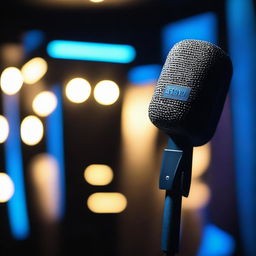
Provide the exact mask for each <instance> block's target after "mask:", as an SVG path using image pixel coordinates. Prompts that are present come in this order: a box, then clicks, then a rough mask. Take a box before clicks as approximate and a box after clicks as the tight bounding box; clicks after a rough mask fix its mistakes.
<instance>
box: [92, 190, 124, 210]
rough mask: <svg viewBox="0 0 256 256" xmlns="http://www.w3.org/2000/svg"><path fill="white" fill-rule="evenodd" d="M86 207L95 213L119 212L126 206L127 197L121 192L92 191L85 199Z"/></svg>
mask: <svg viewBox="0 0 256 256" xmlns="http://www.w3.org/2000/svg"><path fill="white" fill-rule="evenodd" d="M87 206H88V208H89V209H90V210H91V211H92V212H95V213H120V212H122V211H124V210H125V208H126V206H127V199H126V197H125V196H124V195H123V194H121V193H94V194H92V195H91V196H90V197H89V198H88V201H87Z"/></svg>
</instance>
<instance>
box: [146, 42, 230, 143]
mask: <svg viewBox="0 0 256 256" xmlns="http://www.w3.org/2000/svg"><path fill="white" fill-rule="evenodd" d="M231 74H232V66H231V61H230V59H229V57H228V56H227V55H226V53H225V52H224V51H223V50H222V49H221V48H219V47H217V46H215V45H213V44H211V43H209V42H205V41H200V40H183V41H181V42H179V43H177V44H175V45H174V47H173V48H172V49H171V51H170V52H169V54H168V57H167V59H166V62H165V64H164V67H163V69H162V72H161V74H160V77H159V80H158V83H157V86H156V88H155V91H154V95H153V97H152V100H151V103H150V105H149V118H150V120H151V121H152V123H153V124H154V125H156V126H157V127H158V128H160V129H162V130H163V131H165V132H166V133H168V134H169V135H170V136H172V135H174V136H176V135H178V136H183V137H186V138H187V139H188V140H189V141H190V142H191V143H192V144H193V145H195V146H197V145H201V144H204V143H206V142H207V141H208V140H209V139H210V138H211V137H212V135H213V133H214V131H215V129H216V126H217V122H218V120H219V117H220V114H221V111H222V107H223V105H224V101H225V98H226V94H227V91H228V84H229V81H230V78H231ZM170 86H171V87H170ZM173 86H174V87H173ZM167 87H169V88H167ZM184 88H185V89H184ZM180 89H181V90H180ZM166 90H169V91H167V93H171V94H172V95H167V97H166V95H165V94H166ZM170 90H171V91H170ZM175 90H176V91H175ZM184 90H185V91H184ZM175 94H176V97H175ZM185 94H186V95H185ZM184 95H185V97H183V98H182V96H184ZM169 96H171V97H169ZM179 96H181V97H179ZM216 104H217V106H216Z"/></svg>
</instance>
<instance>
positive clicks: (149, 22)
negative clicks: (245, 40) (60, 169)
mask: <svg viewBox="0 0 256 256" xmlns="http://www.w3.org/2000/svg"><path fill="white" fill-rule="evenodd" d="M70 2H72V1H71V0H70ZM120 2H122V1H121V0H120ZM209 11H210V12H214V13H215V14H216V15H217V17H218V33H219V34H218V42H219V46H221V47H222V48H223V49H224V50H228V46H227V43H228V42H227V27H226V19H225V2H224V1H223V0H215V1H211V0H202V1H201V0H193V1H192V0H180V1H178V0H177V1H160V0H151V1H150V0H148V1H146V0H145V1H135V0H134V1H132V0H131V1H127V2H124V3H119V4H114V3H113V4H109V5H108V4H103V5H102V6H101V5H100V4H98V5H93V4H88V3H85V4H84V5H83V4H78V5H76V4H70V5H65V4H63V5H58V4H56V5H49V4H47V3H45V4H36V1H31V2H29V1H8V2H6V3H5V5H4V6H2V7H1V15H0V26H1V36H0V44H6V43H20V42H21V40H22V36H23V34H24V33H25V32H26V31H29V30H33V29H37V30H41V31H43V32H44V34H45V36H46V37H45V38H46V40H45V44H46V43H47V42H48V41H51V40H54V39H65V40H76V41H89V42H90V41H91V42H105V43H113V42H114V43H120V44H130V45H132V46H134V47H135V49H136V51H137V57H136V59H135V61H134V62H132V63H131V64H124V65H119V64H109V63H107V64H106V63H92V62H91V63H89V62H83V61H71V60H66V61H62V60H53V59H49V57H47V56H46V52H45V44H44V45H43V46H42V47H41V48H40V49H37V51H35V52H32V53H31V55H29V56H26V58H28V59H29V58H30V57H33V56H36V55H40V56H42V57H47V58H48V59H47V61H48V63H49V72H48V73H47V76H46V79H47V81H48V82H49V84H53V83H65V80H66V79H68V76H67V74H68V73H70V74H72V75H80V74H81V73H84V74H86V77H87V78H88V79H89V80H90V81H91V82H92V83H95V82H96V81H98V80H100V79H104V78H105V77H106V76H108V77H109V78H110V79H111V78H112V79H113V80H115V81H116V82H117V83H118V84H120V85H121V86H120V90H121V96H120V99H119V101H118V102H117V103H116V104H115V105H113V106H112V107H111V108H105V107H104V106H101V105H97V106H96V105H95V102H94V101H93V100H92V99H89V100H88V101H87V102H86V104H81V105H79V104H77V105H76V104H72V103H70V102H68V101H64V110H63V111H64V112H63V116H64V138H65V140H64V142H65V165H66V214H65V217H64V219H63V220H62V221H60V222H59V223H57V224H55V225H56V226H57V229H54V230H57V234H55V233H54V232H55V231H52V227H47V226H45V227H42V226H41V224H40V220H39V219H38V217H37V216H36V214H35V212H36V209H35V207H34V205H33V196H32V194H33V191H32V188H31V186H30V184H29V182H28V181H27V182H26V190H27V197H28V208H29V217H30V221H31V235H30V237H29V238H28V239H27V240H25V241H16V240H14V239H13V238H12V236H11V234H10V230H9V225H8V217H7V211H6V205H5V204H1V205H0V230H1V231H0V254H1V255H14V254H16V253H17V252H18V253H21V254H29V255H41V254H42V255H51V253H52V255H73V254H76V255H95V256H99V255H104V256H108V255H109V256H110V255H111V256H115V255H117V256H123V255H119V254H118V249H117V247H118V246H117V244H118V241H119V240H118V239H119V238H118V237H119V233H118V232H119V231H118V225H119V224H118V223H119V222H118V221H119V217H120V215H122V214H123V213H121V214H120V215H111V214H109V215H108V214H105V215H97V214H94V213H92V212H90V211H89V210H88V209H87V208H86V203H85V200H86V198H87V197H88V196H89V195H90V194H92V193H93V192H97V191H98V190H99V189H98V188H97V187H93V186H91V185H89V184H87V183H86V182H85V181H84V180H83V178H82V177H83V170H84V168H85V166H87V165H89V164H92V163H95V162H102V163H105V164H108V165H110V166H111V167H112V168H113V170H114V173H115V179H114V181H113V182H112V183H111V184H110V185H108V186H106V187H103V188H101V191H117V190H119V178H120V161H119V159H120V151H121V148H120V144H121V138H120V136H121V134H120V129H121V128H120V122H121V108H122V97H123V94H124V93H125V86H126V84H127V72H128V71H129V70H130V69H131V68H132V67H133V66H138V65H145V64H155V63H157V64H160V65H162V63H163V59H162V55H161V39H160V35H161V28H162V27H163V26H164V25H165V24H168V23H170V22H173V21H177V20H180V19H182V18H186V17H189V16H193V15H196V14H200V13H205V12H209ZM4 68H5V66H4V64H3V63H1V70H2V69H4ZM24 93H25V92H21V98H22V97H25V96H24V95H23V94H24ZM22 103H23V101H22V100H21V117H24V116H26V115H27V114H29V113H28V111H27V109H26V108H25V107H24V106H23V105H22ZM225 109H226V110H225V120H227V121H225V122H224V123H221V124H223V125H220V126H219V127H218V130H217V132H216V135H215V137H214V138H213V141H212V152H213V153H212V164H211V166H210V168H209V172H208V174H207V176H206V179H207V180H208V182H209V184H210V186H211V189H212V198H211V201H210V203H209V207H208V209H207V213H208V218H209V219H210V220H211V222H212V223H215V224H216V225H218V226H219V227H221V228H222V229H224V230H226V231H227V232H228V233H229V234H231V235H232V236H233V237H234V239H235V241H236V251H235V253H234V255H237V256H242V255H244V254H243V252H242V248H241V241H240V233H239V224H238V217H237V210H236V209H237V205H236V197H235V189H236V187H235V181H234V179H235V177H234V166H233V165H234V164H233V152H232V143H233V142H232V128H231V121H230V119H231V114H230V108H229V102H227V104H226V108H225ZM223 118H224V117H223ZM223 133H224V134H223ZM223 136H225V138H226V140H225V142H223V143H224V145H222V144H221V143H222V138H223ZM165 139H166V137H165V135H164V134H161V133H159V140H160V141H164V140H165ZM223 147H224V148H225V149H227V151H225V152H223V151H220V150H219V149H221V148H223ZM44 149H45V144H44V141H42V142H40V144H39V145H37V146H36V147H33V148H30V147H29V146H26V145H23V153H24V165H25V167H26V166H28V165H29V161H30V158H31V157H32V156H34V155H35V154H36V153H37V152H41V151H44ZM228 149H230V151H229V150H228ZM0 154H1V158H0V159H1V161H0V163H1V164H0V168H1V169H4V160H3V154H4V152H3V147H2V145H1V146H0ZM135 157H136V156H135ZM220 169H221V170H223V169H225V171H224V172H223V173H220V171H218V170H220ZM156 171H158V170H156ZM26 175H28V173H25V177H26V180H29V179H28V177H27V176H26ZM156 189H157V188H156ZM144 203H145V205H146V204H147V201H145V202H144ZM141 207H143V205H142V206H141ZM159 212H160V214H161V209H159ZM142 218H143V217H142ZM141 223H142V226H140V227H138V229H140V228H143V225H147V223H143V222H141ZM158 229H159V230H160V225H159V228H158ZM42 230H43V231H42ZM134 232H135V233H136V230H134ZM45 234H46V236H48V235H49V237H51V236H52V239H50V240H51V241H52V242H53V243H56V244H57V246H56V247H55V248H56V252H51V253H50V252H49V251H47V248H48V247H49V248H51V246H50V244H49V239H45V237H43V236H45ZM129 235H130V236H131V237H132V236H133V234H132V233H131V234H129ZM42 237H43V238H42ZM49 237H48V238H49ZM44 239H45V240H47V244H44V242H41V241H45V240H44ZM141 244H144V245H145V244H146V245H147V241H146V237H145V238H143V237H141ZM44 250H45V252H44ZM141 253H143V251H141V252H140V250H139V248H138V247H134V248H133V250H131V252H130V255H133V256H137V255H142V254H141ZM144 255H145V254H144ZM159 255H160V252H159ZM205 256H207V255H205ZM220 256H221V255H220Z"/></svg>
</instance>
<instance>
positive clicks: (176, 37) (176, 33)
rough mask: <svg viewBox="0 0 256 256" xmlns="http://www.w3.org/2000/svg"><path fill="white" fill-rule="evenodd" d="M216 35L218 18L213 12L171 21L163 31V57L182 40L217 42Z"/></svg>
mask: <svg viewBox="0 0 256 256" xmlns="http://www.w3.org/2000/svg"><path fill="white" fill-rule="evenodd" d="M216 36H217V19H216V15H215V14H213V13H211V12H208V13H204V14H200V15H196V16H193V17H190V18H187V19H183V20H179V21H177V22H173V23H170V24H168V25H167V26H165V27H164V29H163V32H162V38H163V41H162V42H163V45H162V47H163V57H164V58H166V56H167V54H168V52H169V51H170V49H171V48H172V47H173V45H174V44H175V43H177V42H179V41H181V40H184V39H198V40H204V41H208V42H211V43H214V44H216V41H217V39H216Z"/></svg>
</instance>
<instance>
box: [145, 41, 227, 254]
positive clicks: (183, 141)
mask: <svg viewBox="0 0 256 256" xmlns="http://www.w3.org/2000/svg"><path fill="white" fill-rule="evenodd" d="M231 77H232V63H231V60H230V58H229V57H228V55H227V54H226V53H225V52H224V51H223V50H222V49H221V48H219V47H218V46H216V45H214V44H212V43H209V42H206V41H201V40H183V41H181V42H179V43H177V44H175V45H174V47H173V48H172V49H171V51H170V52H169V54H168V56H167V59H166V61H165V64H164V66H163V69H162V72H161V74H160V77H159V80H158V82H157V85H156V88H155V90H154V94H153V97H152V99H151V102H150V104H149V118H150V120H151V122H152V123H153V124H154V125H155V126H156V127H158V128H159V129H161V130H162V131H163V132H165V133H167V134H168V135H169V137H170V139H169V142H168V146H167V148H166V149H165V151H164V155H163V162H162V167H161V171H160V179H159V187H160V189H164V190H166V196H165V206H164V214H163V224H162V243H161V248H162V251H163V252H165V255H175V254H176V253H178V251H179V236H180V214H181V202H182V196H186V197H187V196H188V195H189V189H190V183H191V168H192V151H193V146H200V145H203V144H205V143H207V142H208V141H209V140H210V139H211V138H212V137H213V135H214V132H215V130H216V127H217V124H218V122H219V119H220V116H221V113H222V109H223V106H224V103H225V100H226V96H227V93H228V90H229V84H230V81H231Z"/></svg>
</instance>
